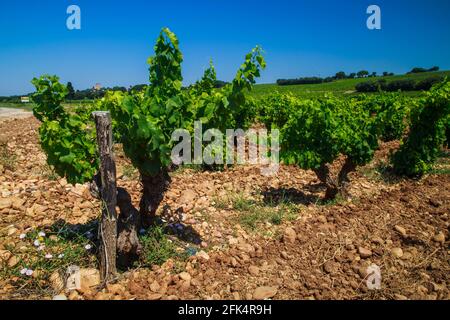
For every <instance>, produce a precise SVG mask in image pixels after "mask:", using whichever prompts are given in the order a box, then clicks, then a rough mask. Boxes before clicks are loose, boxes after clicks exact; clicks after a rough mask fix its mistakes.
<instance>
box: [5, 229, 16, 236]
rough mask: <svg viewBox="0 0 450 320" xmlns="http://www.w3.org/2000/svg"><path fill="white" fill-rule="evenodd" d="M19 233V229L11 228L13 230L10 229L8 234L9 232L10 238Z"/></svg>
mask: <svg viewBox="0 0 450 320" xmlns="http://www.w3.org/2000/svg"><path fill="white" fill-rule="evenodd" d="M16 232H17V229H16V228H14V227H11V228H8V232H7V235H8V236H12V235H13V234H14V233H16Z"/></svg>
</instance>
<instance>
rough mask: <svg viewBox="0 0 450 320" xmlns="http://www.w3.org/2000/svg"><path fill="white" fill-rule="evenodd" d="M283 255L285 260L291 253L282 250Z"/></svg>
mask: <svg viewBox="0 0 450 320" xmlns="http://www.w3.org/2000/svg"><path fill="white" fill-rule="evenodd" d="M280 255H281V257H282V258H283V259H285V260H289V258H290V257H289V254H288V253H287V252H286V251H281V253H280Z"/></svg>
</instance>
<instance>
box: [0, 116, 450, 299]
mask: <svg viewBox="0 0 450 320" xmlns="http://www.w3.org/2000/svg"><path fill="white" fill-rule="evenodd" d="M38 126H39V123H38V121H37V120H36V119H34V118H26V119H17V120H8V121H4V122H2V123H0V138H1V139H4V140H5V139H6V143H7V148H8V150H10V151H11V152H12V153H13V154H14V156H15V159H16V167H15V169H14V170H9V169H7V168H5V167H3V168H2V167H0V173H1V175H0V251H1V252H0V253H1V254H2V255H0V256H3V259H4V262H3V264H2V266H3V268H8V264H9V263H10V261H11V259H12V257H11V255H12V254H11V252H10V251H11V249H10V248H11V246H12V247H19V246H20V245H21V244H20V242H19V241H18V240H17V239H18V235H19V234H20V233H22V232H24V231H25V230H28V229H30V228H38V227H39V228H45V227H47V226H51V225H53V224H54V223H55V222H56V221H61V220H63V221H65V222H66V223H70V224H74V225H82V224H86V223H88V222H89V221H91V220H92V219H95V218H96V217H97V216H98V213H99V203H97V202H96V201H95V200H94V199H93V198H91V197H90V195H89V193H88V192H87V187H86V186H83V185H77V186H70V185H68V184H67V182H66V181H65V180H64V179H60V178H57V177H54V176H52V174H51V173H50V172H49V169H48V168H47V166H46V164H45V155H44V154H43V152H42V151H41V150H40V147H39V144H38V139H37V128H38ZM397 147H398V142H392V143H386V144H383V145H382V146H381V148H380V150H379V151H377V154H376V156H375V159H374V160H373V161H372V163H371V164H369V165H367V166H365V167H362V168H359V169H358V171H357V172H355V173H354V174H352V175H351V180H352V182H351V189H350V193H351V195H352V199H351V200H350V201H336V202H333V203H327V204H323V203H322V201H321V198H322V197H323V195H324V190H323V188H322V187H321V185H320V184H319V181H318V180H317V179H316V177H315V175H314V174H313V173H312V172H310V171H305V170H301V169H299V168H296V167H293V166H284V165H282V166H281V168H280V170H279V172H278V174H277V175H276V176H275V177H266V176H264V175H261V171H260V168H259V167H257V166H236V167H233V168H229V169H228V170H225V171H213V172H208V171H199V170H195V169H183V170H178V171H176V172H174V173H172V183H171V186H170V188H169V190H168V191H167V193H166V194H165V197H164V201H163V203H162V204H161V206H160V209H159V215H160V216H161V217H162V218H163V219H164V220H165V221H167V222H168V223H170V224H172V225H175V226H177V227H176V232H174V235H173V236H174V237H175V236H177V239H181V240H182V241H181V242H180V246H185V247H190V248H194V249H195V252H196V254H193V255H191V256H190V257H187V258H185V259H182V260H180V259H176V258H173V259H169V260H167V261H166V262H165V263H164V264H162V265H161V266H158V265H154V266H153V267H151V268H136V269H132V270H129V271H126V272H123V273H121V274H120V275H119V276H118V279H117V281H116V282H115V283H114V284H110V285H108V286H107V287H106V288H103V289H97V288H88V289H83V290H78V291H74V292H72V293H71V294H70V296H69V299H264V298H270V299H399V300H400V299H432V300H435V299H449V298H450V291H449V285H450V248H449V240H448V239H449V214H450V176H449V175H448V174H446V173H445V171H444V170H441V171H436V173H434V174H430V175H427V176H426V177H424V178H422V179H421V180H407V179H399V178H396V177H394V176H392V175H390V174H389V170H386V169H385V166H384V165H383V164H385V163H387V161H388V156H389V153H390V152H391V151H392V150H394V149H395V148H397ZM447 158H448V157H447ZM117 163H118V184H119V185H120V186H124V187H126V188H127V190H129V191H130V194H131V195H132V199H133V202H134V204H135V205H136V206H137V205H138V202H139V195H140V185H139V183H138V180H137V175H136V172H134V171H133V170H132V169H130V165H129V163H128V162H127V161H126V159H124V157H123V156H122V155H121V154H120V153H119V154H118V155H117ZM440 166H441V167H443V168H444V169H445V168H447V169H448V167H449V164H448V161H447V160H446V159H444V160H442V159H441V161H440ZM439 172H442V173H439ZM2 204H3V205H2ZM265 215H268V216H269V218H267V219H264V218H262V217H265ZM14 262H16V261H14ZM371 265H376V266H377V267H379V269H380V274H381V286H380V288H379V289H377V290H371V289H369V288H368V286H367V284H366V280H367V279H373V274H370V273H368V271H369V270H370V269H368V267H369V266H371ZM372 270H373V269H372ZM15 280H17V276H16V277H5V276H4V277H3V278H1V279H0V282H1V283H0V297H1V298H3V299H9V298H21V299H22V298H40V299H49V298H51V297H52V295H54V294H57V293H59V292H54V291H51V290H50V289H47V290H43V291H42V292H43V293H39V291H30V290H28V291H27V290H24V288H23V287H18V286H17V284H16V281H15ZM44 286H45V285H44ZM48 286H49V287H51V286H50V284H48Z"/></svg>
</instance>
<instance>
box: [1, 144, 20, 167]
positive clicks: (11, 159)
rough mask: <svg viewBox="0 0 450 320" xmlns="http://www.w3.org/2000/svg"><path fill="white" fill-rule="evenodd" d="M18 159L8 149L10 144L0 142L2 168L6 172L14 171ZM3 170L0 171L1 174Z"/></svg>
mask: <svg viewBox="0 0 450 320" xmlns="http://www.w3.org/2000/svg"><path fill="white" fill-rule="evenodd" d="M16 161H17V157H16V155H15V154H14V153H13V152H11V151H10V150H9V149H8V144H7V142H6V141H5V140H3V139H1V140H0V166H1V167H3V168H4V169H6V170H10V171H14V169H15V167H16ZM0 169H1V168H0ZM1 171H2V170H0V172H1Z"/></svg>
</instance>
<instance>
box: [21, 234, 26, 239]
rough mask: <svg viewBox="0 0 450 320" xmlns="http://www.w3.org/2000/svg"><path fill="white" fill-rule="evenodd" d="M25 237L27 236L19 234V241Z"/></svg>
mask: <svg viewBox="0 0 450 320" xmlns="http://www.w3.org/2000/svg"><path fill="white" fill-rule="evenodd" d="M26 236H27V235H26V234H25V233H21V234H20V236H19V239H25V238H26Z"/></svg>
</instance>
